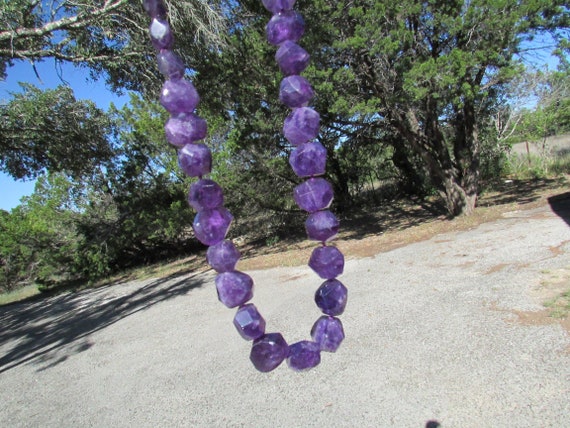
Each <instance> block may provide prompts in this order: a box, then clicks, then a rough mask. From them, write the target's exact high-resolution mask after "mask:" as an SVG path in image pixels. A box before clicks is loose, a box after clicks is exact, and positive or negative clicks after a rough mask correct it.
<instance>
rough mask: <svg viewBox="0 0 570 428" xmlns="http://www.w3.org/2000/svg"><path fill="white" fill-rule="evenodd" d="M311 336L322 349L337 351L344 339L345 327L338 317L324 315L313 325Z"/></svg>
mask: <svg viewBox="0 0 570 428" xmlns="http://www.w3.org/2000/svg"><path fill="white" fill-rule="evenodd" d="M311 337H312V338H313V340H314V341H315V342H317V343H318V344H319V347H320V348H321V351H326V352H335V351H336V350H337V349H338V347H339V346H340V344H341V343H342V341H343V340H344V329H343V328H342V323H341V322H340V320H339V319H338V318H334V317H327V316H322V317H320V318H319V319H318V320H317V322H315V324H314V325H313V328H312V329H311Z"/></svg>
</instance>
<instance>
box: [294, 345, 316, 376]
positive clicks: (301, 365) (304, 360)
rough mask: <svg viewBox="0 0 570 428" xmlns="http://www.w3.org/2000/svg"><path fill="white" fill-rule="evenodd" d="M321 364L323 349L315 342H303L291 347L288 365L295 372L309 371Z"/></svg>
mask: <svg viewBox="0 0 570 428" xmlns="http://www.w3.org/2000/svg"><path fill="white" fill-rule="evenodd" d="M320 362H321V349H320V347H319V345H318V344H316V343H315V342H309V341H308V340H303V341H301V342H297V343H293V344H292V345H290V346H289V356H288V357H287V365H288V366H289V367H290V368H292V369H293V370H295V371H299V372H300V371H303V370H309V369H312V368H313V367H315V366H317V365H318V364H319V363H320Z"/></svg>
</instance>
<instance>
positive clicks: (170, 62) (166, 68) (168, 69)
mask: <svg viewBox="0 0 570 428" xmlns="http://www.w3.org/2000/svg"><path fill="white" fill-rule="evenodd" d="M156 62H157V63H158V70H159V71H160V72H161V73H162V74H164V76H165V77H166V78H167V79H171V80H176V79H182V77H184V72H185V70H186V66H185V65H184V63H183V62H182V60H181V59H180V57H179V56H178V55H176V54H175V53H174V52H172V51H171V50H166V49H164V50H161V51H160V52H159V53H158V54H157V55H156Z"/></svg>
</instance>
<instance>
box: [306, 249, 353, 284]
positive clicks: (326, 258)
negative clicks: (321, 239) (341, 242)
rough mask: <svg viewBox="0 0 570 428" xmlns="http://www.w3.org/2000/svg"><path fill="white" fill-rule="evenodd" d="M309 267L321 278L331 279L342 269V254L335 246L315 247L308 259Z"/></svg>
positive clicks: (339, 273)
mask: <svg viewBox="0 0 570 428" xmlns="http://www.w3.org/2000/svg"><path fill="white" fill-rule="evenodd" d="M309 267H310V268H311V269H313V270H314V271H315V272H316V273H317V275H319V276H320V277H321V278H323V279H333V278H336V277H337V276H339V275H341V274H342V271H343V270H344V256H343V255H342V253H341V252H340V250H339V249H338V248H336V247H329V246H326V247H317V248H315V249H314V250H313V253H312V254H311V258H310V259H309Z"/></svg>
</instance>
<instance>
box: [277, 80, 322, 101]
mask: <svg viewBox="0 0 570 428" xmlns="http://www.w3.org/2000/svg"><path fill="white" fill-rule="evenodd" d="M314 95H315V92H314V91H313V88H312V87H311V84H310V83H309V81H308V80H307V79H305V78H304V77H302V76H297V75H293V76H289V77H286V78H284V79H283V80H282V81H281V86H280V87H279V100H280V101H281V102H282V103H283V104H285V105H286V106H287V107H290V108H296V107H304V106H306V105H307V104H308V103H309V101H311V99H312V98H313V96H314Z"/></svg>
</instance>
